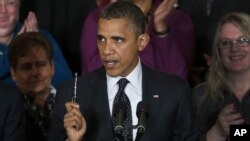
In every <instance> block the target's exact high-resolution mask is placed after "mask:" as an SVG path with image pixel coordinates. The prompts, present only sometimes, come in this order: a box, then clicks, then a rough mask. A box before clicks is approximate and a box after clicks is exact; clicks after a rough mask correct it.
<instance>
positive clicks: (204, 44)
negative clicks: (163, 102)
mask: <svg viewBox="0 0 250 141" xmlns="http://www.w3.org/2000/svg"><path fill="white" fill-rule="evenodd" d="M249 7H250V2H249V0H181V1H180V4H179V8H180V9H181V10H183V11H185V12H187V13H188V14H189V15H190V16H191V18H192V21H193V25H194V33H195V34H194V35H195V53H194V58H195V59H194V64H193V67H192V72H191V74H192V75H191V76H192V78H191V79H192V85H193V86H195V85H196V84H199V83H202V82H204V81H206V74H207V71H209V70H208V68H209V65H210V64H211V52H212V47H213V45H212V43H213V39H214V36H215V31H216V28H217V26H218V23H219V21H220V19H221V18H222V17H223V16H224V15H226V14H228V13H231V12H245V13H248V14H250V8H249Z"/></svg>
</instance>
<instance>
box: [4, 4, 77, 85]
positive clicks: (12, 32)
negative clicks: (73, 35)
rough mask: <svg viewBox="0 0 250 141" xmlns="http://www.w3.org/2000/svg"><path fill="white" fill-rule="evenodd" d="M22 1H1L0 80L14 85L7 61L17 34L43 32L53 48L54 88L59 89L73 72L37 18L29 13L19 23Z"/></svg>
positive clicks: (54, 41)
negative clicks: (10, 47) (39, 24)
mask: <svg viewBox="0 0 250 141" xmlns="http://www.w3.org/2000/svg"><path fill="white" fill-rule="evenodd" d="M20 6H21V5H20V0H1V7H0V16H1V17H3V18H1V19H0V66H1V69H0V80H3V81H4V82H6V83H10V84H14V83H13V80H12V79H11V76H10V67H9V63H8V59H7V53H8V45H9V43H10V41H11V40H12V39H13V38H15V36H16V35H17V34H20V33H22V32H32V31H35V32H41V33H42V34H44V35H45V36H46V37H47V38H48V40H49V41H50V43H51V44H52V46H53V52H54V61H55V75H54V77H53V80H52V84H53V86H55V87H57V86H58V85H59V84H60V83H61V82H63V81H65V80H68V79H70V78H72V72H71V70H70V68H69V66H68V64H67V62H66V60H65V58H64V56H63V54H62V52H61V49H60V47H59V45H58V44H57V42H56V40H55V39H54V38H53V37H52V36H51V34H50V33H48V32H46V31H44V30H40V29H38V26H37V20H36V16H35V14H34V13H33V12H29V13H28V16H27V18H26V20H25V21H24V23H23V24H21V23H20V22H19V10H20Z"/></svg>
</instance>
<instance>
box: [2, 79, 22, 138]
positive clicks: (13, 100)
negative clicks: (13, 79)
mask: <svg viewBox="0 0 250 141" xmlns="http://www.w3.org/2000/svg"><path fill="white" fill-rule="evenodd" d="M0 111H1V114H0V141H24V139H25V138H24V137H25V119H24V106H23V101H22V98H21V94H20V93H18V91H17V90H15V89H14V88H13V87H11V86H8V85H6V84H4V83H2V82H0Z"/></svg>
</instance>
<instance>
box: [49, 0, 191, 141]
mask: <svg viewBox="0 0 250 141" xmlns="http://www.w3.org/2000/svg"><path fill="white" fill-rule="evenodd" d="M146 24H147V22H146V18H145V16H144V15H143V13H142V11H141V10H140V9H139V8H138V7H137V6H135V5H134V4H132V3H130V2H126V1H119V2H115V3H113V4H111V5H110V6H108V7H107V8H106V9H105V10H104V11H103V13H102V14H101V16H100V18H99V21H98V33H97V42H98V49H99V52H100V56H101V59H102V61H103V65H104V68H100V69H98V70H96V71H94V72H92V73H90V74H87V75H85V76H81V77H79V78H78V80H77V81H71V82H67V83H65V84H64V85H62V86H61V87H60V88H59V89H58V95H57V98H56V103H55V108H54V114H53V116H52V127H51V132H50V140H54V141H61V140H62V141H63V140H65V139H68V140H69V141H80V140H85V141H86V140H87V141H112V140H115V139H117V138H119V137H118V136H117V132H116V131H117V129H116V128H114V127H117V126H116V124H117V122H116V119H118V116H114V115H115V114H117V113H115V112H116V108H117V107H115V106H114V105H115V104H114V103H116V104H117V101H116V100H117V99H116V98H117V96H119V95H120V96H121V93H119V92H121V91H120V86H118V85H117V82H118V83H119V82H120V80H121V79H123V78H126V79H127V80H128V84H127V85H126V87H125V90H124V91H123V94H124V95H125V96H124V95H123V96H124V97H123V98H124V99H126V98H127V100H128V101H130V103H129V102H128V103H129V104H128V105H126V106H125V107H126V108H125V109H126V110H124V109H123V108H121V110H124V112H125V115H126V116H125V117H124V118H125V122H124V121H123V120H122V122H121V126H122V127H123V132H122V134H121V136H122V137H121V138H122V139H121V140H123V138H125V140H128V141H132V140H135V139H136V140H137V139H138V138H137V135H136V132H137V128H136V126H132V125H136V124H137V123H138V119H137V117H136V107H137V104H138V103H139V102H140V101H143V102H144V104H145V107H144V109H145V111H146V113H147V115H148V116H145V118H146V119H147V121H146V124H145V125H146V130H145V132H144V133H143V136H142V138H140V139H141V140H144V141H152V140H154V141H163V140H168V141H171V140H172V141H194V140H195V138H196V133H195V131H194V128H193V114H192V110H191V109H192V108H191V107H192V106H191V100H190V89H189V86H188V84H187V83H186V82H185V81H184V80H182V79H180V78H178V77H177V76H173V75H169V74H165V73H161V72H158V71H155V70H152V69H150V68H148V67H147V66H145V65H143V63H142V62H141V61H140V59H139V56H138V54H139V51H142V50H143V49H144V48H145V47H146V45H147V43H148V41H149V35H148V34H147V33H146V32H145V29H146ZM118 87H119V92H118V93H117V90H118ZM116 93H117V94H116ZM74 94H76V97H77V99H76V101H77V102H69V101H71V99H72V98H74ZM125 97H126V98H125ZM123 98H121V101H119V100H118V101H119V102H118V103H120V104H124V103H126V102H124V101H126V100H124V99H123ZM123 100H124V101H123ZM65 103H66V104H65ZM126 104H127V103H126ZM65 107H66V108H65ZM128 107H130V108H131V111H130V110H128V109H129V108H128ZM127 108H128V109H127ZM118 109H119V108H118ZM128 111H130V112H128ZM130 113H132V119H131V120H132V125H131V126H125V125H127V119H128V118H129V116H130ZM121 119H122V118H121ZM131 120H129V121H131ZM145 125H144V126H145ZM130 127H133V128H130ZM125 130H126V131H128V132H132V134H133V135H132V136H129V135H128V134H127V132H125ZM127 135H128V136H127ZM140 139H139V140H140Z"/></svg>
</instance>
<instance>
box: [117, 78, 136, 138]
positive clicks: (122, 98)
mask: <svg viewBox="0 0 250 141" xmlns="http://www.w3.org/2000/svg"><path fill="white" fill-rule="evenodd" d="M128 83H129V81H128V80H127V79H126V78H121V79H120V80H119V81H118V85H119V89H118V92H117V94H116V96H115V99H114V103H113V113H112V120H113V125H115V124H114V122H115V116H114V114H115V113H114V111H115V110H116V109H117V106H118V103H122V104H123V105H124V106H125V108H126V110H125V112H126V116H125V119H124V122H123V126H124V129H123V133H122V137H123V139H124V141H132V137H133V136H132V112H131V106H130V101H129V98H128V96H127V95H126V94H125V92H124V89H125V87H126V85H127V84H128Z"/></svg>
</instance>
